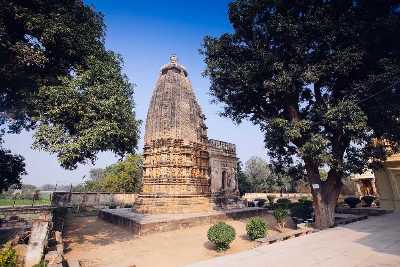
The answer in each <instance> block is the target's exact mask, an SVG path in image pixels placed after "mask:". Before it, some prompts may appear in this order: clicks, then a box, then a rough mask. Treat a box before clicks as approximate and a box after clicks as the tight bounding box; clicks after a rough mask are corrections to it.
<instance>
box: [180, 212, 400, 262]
mask: <svg viewBox="0 0 400 267" xmlns="http://www.w3.org/2000/svg"><path fill="white" fill-rule="evenodd" d="M209 266H213V267H222V266H229V267H239V266H245V267H292V266H296V267H317V266H318V267H325V266H326V267H330V266H332V267H333V266H335V267H336V266H341V267H378V266H379V267H380V266H384V267H395V266H396V267H398V266H400V213H393V214H387V215H383V216H379V217H370V218H369V219H368V220H364V221H359V222H355V223H351V224H347V225H344V226H339V227H335V228H332V229H328V230H324V231H320V232H318V233H314V234H312V235H307V236H302V237H298V238H294V239H289V240H286V241H283V242H279V243H274V244H272V245H268V246H260V247H257V248H255V249H252V250H249V251H244V252H241V253H237V254H231V255H228V256H221V257H217V258H214V259H211V260H207V261H203V262H199V263H194V264H191V265H188V267H209Z"/></svg>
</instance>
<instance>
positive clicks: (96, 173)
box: [89, 168, 104, 181]
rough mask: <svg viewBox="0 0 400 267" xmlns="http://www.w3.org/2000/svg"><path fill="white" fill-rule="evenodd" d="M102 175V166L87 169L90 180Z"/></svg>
mask: <svg viewBox="0 0 400 267" xmlns="http://www.w3.org/2000/svg"><path fill="white" fill-rule="evenodd" d="M103 176H104V169H102V168H94V169H91V170H90V171H89V177H90V180H92V181H97V180H100V179H101V178H103Z"/></svg>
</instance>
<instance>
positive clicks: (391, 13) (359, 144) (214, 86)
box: [202, 0, 400, 228]
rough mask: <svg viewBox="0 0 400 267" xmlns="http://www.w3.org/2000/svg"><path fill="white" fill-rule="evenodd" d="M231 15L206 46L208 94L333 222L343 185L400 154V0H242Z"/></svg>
mask: <svg viewBox="0 0 400 267" xmlns="http://www.w3.org/2000/svg"><path fill="white" fill-rule="evenodd" d="M229 19H230V22H231V24H232V26H233V32H232V33H226V34H223V35H221V36H220V37H218V38H215V37H206V38H205V41H204V47H203V49H202V53H203V55H204V57H205V63H206V65H207V69H206V71H205V74H206V75H207V76H209V77H210V79H211V88H210V91H211V93H212V95H213V96H214V97H215V100H217V101H219V102H221V103H223V104H224V113H223V114H224V115H225V116H228V117H230V118H232V119H233V120H235V121H236V122H240V121H241V120H242V119H245V118H249V119H250V120H251V121H252V122H253V123H254V124H257V125H259V126H260V127H261V129H262V130H263V132H264V133H265V144H266V148H267V149H268V153H269V155H270V157H271V159H272V161H273V163H274V165H275V166H276V168H278V169H280V170H285V171H290V172H291V173H292V174H295V175H296V176H299V177H301V176H303V175H304V176H305V177H306V178H307V180H308V181H309V184H310V186H312V188H311V189H312V194H313V199H314V210H315V215H316V222H315V223H316V226H317V227H319V228H326V227H329V226H332V225H333V224H334V210H335V205H336V202H337V199H338V196H339V193H340V189H341V187H342V179H343V178H344V177H346V176H347V175H348V174H350V173H355V172H362V171H363V170H364V169H365V168H366V167H367V165H368V164H369V163H371V164H373V166H374V167H378V166H379V162H381V161H382V160H384V159H385V157H386V156H387V155H388V154H389V153H392V152H395V151H397V150H398V141H399V140H400V124H399V118H400V95H399V94H400V92H399V91H400V90H399V89H400V88H399V87H400V6H399V4H398V1H394V0H377V1H370V0H358V1H357V0H341V1H325V0H319V1H318V0H314V1H312V0H308V1H295V0H293V1H276V0H237V1H234V2H232V3H231V4H230V6H229ZM374 140H384V142H376V141H375V142H374ZM386 145H390V147H391V149H387V147H386ZM375 163H378V164H375ZM320 169H324V170H326V171H327V177H326V178H322V177H321V175H320ZM321 178H322V179H321Z"/></svg>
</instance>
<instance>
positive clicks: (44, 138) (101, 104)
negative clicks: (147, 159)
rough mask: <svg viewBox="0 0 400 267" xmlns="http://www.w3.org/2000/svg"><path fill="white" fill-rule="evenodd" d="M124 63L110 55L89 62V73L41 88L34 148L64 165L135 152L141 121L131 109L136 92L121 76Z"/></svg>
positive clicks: (36, 100)
mask: <svg viewBox="0 0 400 267" xmlns="http://www.w3.org/2000/svg"><path fill="white" fill-rule="evenodd" d="M121 62H122V60H121V59H120V58H119V57H118V56H117V55H115V54H113V53H111V52H108V53H107V54H106V55H104V56H103V57H102V58H101V59H98V58H90V59H89V60H88V66H89V69H87V70H86V69H82V70H77V72H76V76H74V77H68V78H63V79H62V80H61V81H60V84H58V85H54V86H43V87H42V88H41V89H40V90H39V92H38V94H37V95H36V97H35V106H37V107H38V110H37V113H38V114H37V117H36V118H37V120H38V121H40V123H37V128H36V132H35V134H34V139H35V140H34V143H33V147H34V148H37V149H42V150H45V151H49V152H51V153H55V154H57V156H58V159H59V161H60V163H61V165H62V166H63V167H65V168H67V169H74V168H75V167H76V164H77V163H86V162H87V160H88V159H89V160H91V161H92V162H93V161H94V160H96V153H97V152H99V151H104V150H110V151H113V152H114V153H116V154H118V155H120V156H121V157H122V156H123V155H125V153H126V152H130V153H133V152H134V151H135V148H136V145H137V139H138V135H139V133H138V126H139V122H138V121H136V120H135V118H134V113H133V112H132V110H133V101H132V95H133V89H132V86H131V85H130V84H129V82H128V79H127V77H126V76H124V75H122V74H121V71H122V69H121V66H120V65H121Z"/></svg>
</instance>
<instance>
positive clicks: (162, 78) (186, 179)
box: [135, 55, 238, 213]
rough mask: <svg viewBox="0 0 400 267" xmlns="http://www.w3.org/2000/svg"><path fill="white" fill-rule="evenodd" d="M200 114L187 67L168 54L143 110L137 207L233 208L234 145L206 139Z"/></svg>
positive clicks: (172, 209) (158, 209) (182, 209)
mask: <svg viewBox="0 0 400 267" xmlns="http://www.w3.org/2000/svg"><path fill="white" fill-rule="evenodd" d="M205 119H206V118H205V116H204V114H203V113H202V110H201V107H200V105H199V104H198V102H197V100H196V96H195V94H194V91H193V89H192V85H191V83H190V80H189V78H188V73H187V71H186V69H185V68H184V67H183V66H182V65H180V64H179V63H178V62H177V58H176V56H174V55H173V56H171V58H170V63H169V64H166V65H164V66H162V68H161V71H160V75H159V78H158V80H157V82H156V85H155V89H154V91H153V96H152V98H151V102H150V106H149V110H148V113H147V119H146V128H145V138H144V153H143V154H144V167H143V189H142V192H141V194H140V195H139V197H138V199H137V201H136V205H135V206H136V211H137V212H139V213H188V212H203V211H208V210H211V209H215V208H218V207H221V208H226V207H229V206H233V207H235V204H236V202H237V201H236V200H237V197H238V183H237V177H236V165H237V158H236V147H235V145H234V144H230V143H226V142H223V141H219V140H212V139H208V136H207V126H206V124H205Z"/></svg>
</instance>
